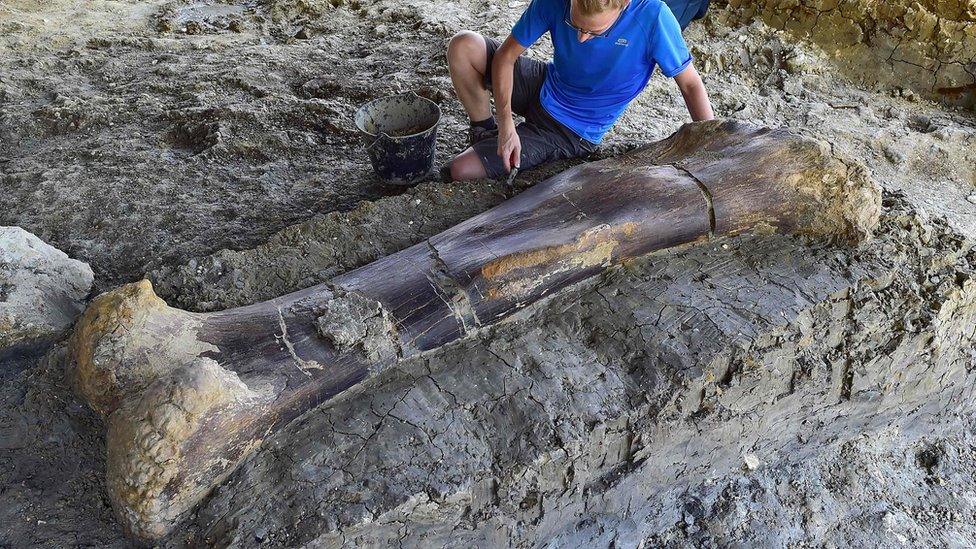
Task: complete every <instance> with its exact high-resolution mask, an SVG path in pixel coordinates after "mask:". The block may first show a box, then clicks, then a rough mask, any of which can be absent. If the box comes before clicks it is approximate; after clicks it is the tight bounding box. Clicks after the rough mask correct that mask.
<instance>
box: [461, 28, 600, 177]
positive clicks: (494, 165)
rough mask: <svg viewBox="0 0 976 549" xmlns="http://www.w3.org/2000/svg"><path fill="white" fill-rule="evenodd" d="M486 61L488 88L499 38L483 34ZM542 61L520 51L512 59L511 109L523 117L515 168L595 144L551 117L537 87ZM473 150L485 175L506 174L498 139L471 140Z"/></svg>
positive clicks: (579, 153)
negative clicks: (473, 142) (486, 54)
mask: <svg viewBox="0 0 976 549" xmlns="http://www.w3.org/2000/svg"><path fill="white" fill-rule="evenodd" d="M483 38H484V39H485V45H486V46H487V47H488V65H487V67H488V68H487V70H486V71H485V81H484V85H485V88H486V89H488V90H490V89H491V60H492V58H494V56H495V51H496V50H497V49H498V47H499V46H501V42H499V41H498V40H495V39H494V38H489V37H487V36H484V37H483ZM546 69H547V67H546V64H545V63H543V62H542V61H537V60H535V59H529V58H528V57H525V56H524V55H522V56H519V58H518V59H517V60H516V61H515V71H514V77H515V78H514V82H513V85H512V110H513V111H515V113H516V114H519V115H521V116H523V117H524V118H525V121H524V122H522V123H521V124H519V125H518V126H516V127H515V131H516V133H518V136H519V140H520V141H521V143H522V154H521V156H520V157H519V160H520V162H519V169H522V170H524V169H527V168H531V167H533V166H538V165H539V164H543V163H545V162H551V161H553V160H559V159H562V158H574V157H577V156H584V155H587V154H589V153H591V152H593V151H594V150H596V147H597V145H596V144H595V143H591V142H589V141H587V140H586V139H583V138H582V137H580V136H578V135H576V133H574V132H573V130H570V129H569V128H567V127H566V126H564V125H562V124H561V123H560V122H558V121H557V120H556V119H554V118H553V117H552V116H551V115H550V114H549V113H548V112H546V109H545V108H543V106H542V103H541V102H540V101H539V91H540V90H542V83H543V82H545V80H546ZM474 150H475V152H476V153H478V158H480V159H481V164H482V165H483V166H484V167H485V171H486V172H487V173H488V177H491V178H500V177H503V176H505V175H506V172H505V166H504V164H502V159H501V157H499V156H498V139H497V138H495V137H489V138H487V139H483V140H481V141H478V142H477V143H475V144H474Z"/></svg>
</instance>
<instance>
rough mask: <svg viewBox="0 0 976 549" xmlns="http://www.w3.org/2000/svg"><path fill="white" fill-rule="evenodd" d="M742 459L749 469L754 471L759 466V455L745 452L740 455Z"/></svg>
mask: <svg viewBox="0 0 976 549" xmlns="http://www.w3.org/2000/svg"><path fill="white" fill-rule="evenodd" d="M742 461H743V462H744V463H745V465H746V469H749V470H750V471H755V470H756V468H758V467H759V457H758V456H756V454H746V455H744V456H742Z"/></svg>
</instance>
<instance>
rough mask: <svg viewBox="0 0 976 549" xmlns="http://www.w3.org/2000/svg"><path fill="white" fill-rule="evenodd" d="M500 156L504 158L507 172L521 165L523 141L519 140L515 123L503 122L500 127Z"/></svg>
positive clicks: (503, 162)
mask: <svg viewBox="0 0 976 549" xmlns="http://www.w3.org/2000/svg"><path fill="white" fill-rule="evenodd" d="M498 156H499V157H501V159H502V165H503V166H504V167H505V172H506V173H507V172H510V171H512V168H517V167H519V159H520V158H521V156H522V141H521V140H519V136H518V132H516V131H515V125H514V124H511V123H509V124H503V125H501V126H499V127H498Z"/></svg>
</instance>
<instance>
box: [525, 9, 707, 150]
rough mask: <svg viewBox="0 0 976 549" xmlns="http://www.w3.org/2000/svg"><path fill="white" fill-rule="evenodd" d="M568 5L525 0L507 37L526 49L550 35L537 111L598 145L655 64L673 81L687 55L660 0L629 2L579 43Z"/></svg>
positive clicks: (688, 60) (675, 25)
mask: <svg viewBox="0 0 976 549" xmlns="http://www.w3.org/2000/svg"><path fill="white" fill-rule="evenodd" d="M569 5H570V0H532V3H531V4H529V7H528V8H527V9H526V10H525V13H523V14H522V17H521V18H519V20H518V22H517V23H515V26H514V27H512V36H513V37H514V38H515V40H517V41H518V43H519V44H521V45H522V46H523V47H525V48H528V47H529V46H531V45H532V44H534V43H535V41H536V40H538V39H539V38H541V37H542V35H543V34H545V33H547V32H548V33H549V34H550V36H551V37H552V45H553V50H554V55H553V59H552V61H551V62H549V65H548V70H547V71H546V80H545V82H544V83H543V85H542V91H541V92H540V93H539V99H540V101H541V103H542V106H543V108H545V109H546V111H547V112H548V113H549V114H550V115H552V117H553V118H555V119H556V120H558V121H559V122H561V123H562V124H563V125H565V126H566V127H567V128H569V129H571V130H573V131H574V132H575V133H576V134H577V135H579V136H580V137H582V138H583V139H586V140H587V141H591V142H593V143H599V142H600V141H601V140H602V139H603V135H604V134H605V133H607V131H609V130H610V128H611V127H612V126H613V124H614V122H616V121H617V119H618V118H620V115H621V114H623V112H624V109H626V108H627V105H628V104H629V103H630V102H631V100H633V99H634V98H635V97H637V94H639V93H640V92H641V90H643V89H644V86H646V85H647V81H648V80H650V78H651V74H652V73H653V72H654V67H655V66H659V67H661V72H662V73H663V74H664V75H665V76H667V77H668V78H672V77H674V76H676V75H677V74H678V73H680V72H681V71H683V70H684V69H685V68H686V67H687V66H688V65H689V64H691V53H689V52H688V46H687V45H685V41H684V39H683V38H682V37H681V28H680V27H679V26H678V21H677V20H676V19H675V17H674V14H672V13H671V10H670V9H669V8H668V6H667V5H665V4H664V2H662V1H661V0H631V2H630V4H628V5H627V7H626V8H625V9H624V11H623V12H622V13H621V14H620V17H619V18H618V19H617V21H616V22H615V23H614V24H613V26H612V27H611V28H610V31H609V33H608V34H607V35H606V36H604V37H600V38H591V39H590V40H587V41H586V42H582V43H580V41H579V40H578V39H577V34H576V30H575V29H574V28H573V27H571V26H569V25H568V24H566V19H568V18H569Z"/></svg>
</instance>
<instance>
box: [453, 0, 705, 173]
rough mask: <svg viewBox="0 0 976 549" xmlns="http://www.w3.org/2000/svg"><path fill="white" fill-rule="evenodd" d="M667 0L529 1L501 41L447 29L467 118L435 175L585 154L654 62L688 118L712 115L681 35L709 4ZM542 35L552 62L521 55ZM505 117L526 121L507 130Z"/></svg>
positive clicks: (511, 121) (499, 170) (457, 87)
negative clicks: (465, 141) (462, 137)
mask: <svg viewBox="0 0 976 549" xmlns="http://www.w3.org/2000/svg"><path fill="white" fill-rule="evenodd" d="M669 3H670V6H671V7H669V5H668V4H666V3H665V2H664V1H662V0H532V1H531V3H530V4H529V6H528V8H527V9H526V10H525V12H523V13H522V16H521V17H520V18H519V20H518V22H516V23H515V25H514V26H513V27H512V31H511V34H510V35H509V36H508V37H507V38H506V39H505V41H504V42H502V43H499V42H498V41H497V40H495V39H493V38H490V37H485V36H482V35H480V34H477V33H475V32H472V31H461V32H459V33H458V34H457V35H455V36H454V37H453V38H452V39H451V41H450V43H449V45H448V48H447V61H448V70H449V72H450V75H451V81H452V83H453V84H454V89H455V91H456V92H457V96H458V98H459V99H460V101H461V103H462V104H463V105H464V109H465V111H466V112H467V114H468V117H469V118H470V128H469V132H468V137H469V140H470V143H469V144H470V146H469V147H468V148H467V149H465V150H464V151H463V152H461V153H460V154H458V155H457V156H456V157H454V158H453V159H452V160H451V161H450V162H449V163H447V164H445V165H444V167H443V168H442V169H441V175H442V176H443V178H444V179H451V180H455V181H461V180H467V179H477V178H482V177H491V178H501V177H504V176H505V175H506V174H508V173H509V172H510V170H512V168H519V169H526V168H530V167H533V166H537V165H539V164H542V163H545V162H550V161H553V160H557V159H562V158H571V157H576V156H584V155H587V154H589V153H591V152H592V151H594V150H595V149H596V147H597V145H598V144H599V143H600V141H601V140H602V139H603V136H604V135H605V134H606V133H607V131H609V130H610V128H611V127H612V126H613V124H614V123H615V122H616V120H617V119H618V118H619V117H620V115H621V114H623V112H624V110H625V109H626V107H627V105H628V104H629V103H630V102H631V101H632V100H633V99H634V98H635V97H637V95H638V94H639V93H640V92H641V90H643V89H644V87H645V86H646V85H647V82H648V81H649V80H650V77H651V74H652V73H653V71H654V68H655V67H659V68H660V70H661V72H662V73H663V74H664V76H666V77H668V78H674V80H675V82H676V83H677V85H678V88H679V89H680V91H681V94H682V96H683V97H684V101H685V105H686V106H687V108H688V112H689V113H690V115H691V118H692V119H693V120H708V119H711V118H712V117H713V114H712V107H711V104H710V103H709V100H708V94H707V93H706V91H705V86H704V84H703V83H702V80H701V77H700V76H699V75H698V72H697V71H696V70H695V67H694V64H693V63H692V57H691V54H690V52H689V51H688V47H687V45H686V44H685V41H684V38H683V37H682V36H681V31H682V28H683V25H687V24H688V23H689V22H690V21H691V20H692V19H695V18H700V17H701V16H703V15H704V14H705V10H706V9H707V6H708V2H707V0H669ZM672 8H675V12H672ZM675 13H680V15H681V17H682V21H681V23H679V21H678V19H677V18H676V17H675ZM547 32H548V33H549V35H550V37H551V38H552V44H553V52H554V54H553V59H552V61H550V62H549V63H544V62H541V61H538V60H535V59H531V58H528V57H526V56H522V53H523V52H525V50H526V49H528V48H529V47H531V46H532V45H533V44H535V42H536V41H537V40H539V38H541V37H542V36H543V35H544V34H545V33H547ZM489 89H490V90H492V92H493V95H494V98H495V112H496V115H497V118H496V117H494V116H492V112H491V103H490V101H489V97H488V90H489ZM513 113H515V114H519V115H521V116H523V117H524V118H525V121H524V122H522V123H520V124H519V125H518V126H516V125H515V122H514V119H513Z"/></svg>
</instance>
